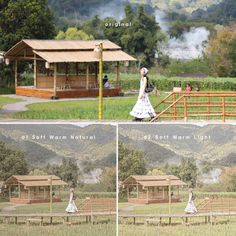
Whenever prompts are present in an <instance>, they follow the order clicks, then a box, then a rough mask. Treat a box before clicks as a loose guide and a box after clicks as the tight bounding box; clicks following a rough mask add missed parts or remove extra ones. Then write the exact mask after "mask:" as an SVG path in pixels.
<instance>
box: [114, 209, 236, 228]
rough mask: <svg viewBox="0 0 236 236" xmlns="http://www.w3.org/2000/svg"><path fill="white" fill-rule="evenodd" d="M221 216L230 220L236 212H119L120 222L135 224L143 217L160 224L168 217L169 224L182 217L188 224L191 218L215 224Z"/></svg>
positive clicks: (146, 220) (183, 221)
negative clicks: (130, 221)
mask: <svg viewBox="0 0 236 236" xmlns="http://www.w3.org/2000/svg"><path fill="white" fill-rule="evenodd" d="M219 217H227V218H228V221H229V218H230V217H236V212H230V213H227V212H225V213H223V212H219V213H217V212H214V213H197V214H119V220H120V223H124V222H123V221H124V220H127V219H131V220H132V222H133V224H136V223H137V219H142V220H143V223H145V222H148V221H155V220H156V222H158V223H159V224H160V225H161V224H162V222H163V220H164V219H167V220H168V222H169V224H171V223H172V219H180V220H181V221H182V223H183V224H186V223H188V222H189V219H191V218H204V222H205V223H211V224H214V223H216V218H219ZM154 219H155V220H154Z"/></svg>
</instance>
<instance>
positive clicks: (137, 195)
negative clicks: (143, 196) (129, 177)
mask: <svg viewBox="0 0 236 236" xmlns="http://www.w3.org/2000/svg"><path fill="white" fill-rule="evenodd" d="M138 194H139V193H138V184H137V199H138V198H139V197H138Z"/></svg>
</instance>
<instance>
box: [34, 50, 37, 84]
mask: <svg viewBox="0 0 236 236" xmlns="http://www.w3.org/2000/svg"><path fill="white" fill-rule="evenodd" d="M34 87H35V88H37V60H36V54H35V53H34Z"/></svg>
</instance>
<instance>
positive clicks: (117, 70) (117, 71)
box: [116, 61, 120, 88]
mask: <svg viewBox="0 0 236 236" xmlns="http://www.w3.org/2000/svg"><path fill="white" fill-rule="evenodd" d="M119 81H120V63H119V61H117V64H116V87H117V88H119Z"/></svg>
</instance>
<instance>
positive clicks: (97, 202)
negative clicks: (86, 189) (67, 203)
mask: <svg viewBox="0 0 236 236" xmlns="http://www.w3.org/2000/svg"><path fill="white" fill-rule="evenodd" d="M78 209H79V212H115V211H116V199H115V198H87V199H84V200H83V201H82V202H81V203H80V205H79V206H78Z"/></svg>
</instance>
